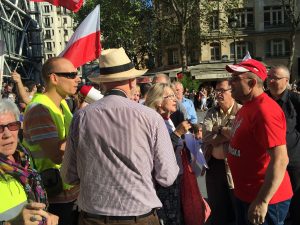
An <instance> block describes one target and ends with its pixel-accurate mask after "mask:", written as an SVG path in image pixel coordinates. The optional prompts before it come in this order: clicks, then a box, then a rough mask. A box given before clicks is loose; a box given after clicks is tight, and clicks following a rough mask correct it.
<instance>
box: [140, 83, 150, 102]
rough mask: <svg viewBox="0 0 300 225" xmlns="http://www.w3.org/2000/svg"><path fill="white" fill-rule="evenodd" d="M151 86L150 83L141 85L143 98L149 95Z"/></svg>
mask: <svg viewBox="0 0 300 225" xmlns="http://www.w3.org/2000/svg"><path fill="white" fill-rule="evenodd" d="M151 86H152V85H151V84H150V83H141V84H140V88H141V95H142V98H143V97H144V96H145V95H146V94H147V92H148V91H149V89H150V88H151Z"/></svg>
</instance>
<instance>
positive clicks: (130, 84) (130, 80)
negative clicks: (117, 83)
mask: <svg viewBox="0 0 300 225" xmlns="http://www.w3.org/2000/svg"><path fill="white" fill-rule="evenodd" d="M128 83H129V88H130V90H132V89H134V88H135V87H136V79H135V78H133V79H129V81H128Z"/></svg>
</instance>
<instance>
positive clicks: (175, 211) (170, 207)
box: [145, 83, 191, 225]
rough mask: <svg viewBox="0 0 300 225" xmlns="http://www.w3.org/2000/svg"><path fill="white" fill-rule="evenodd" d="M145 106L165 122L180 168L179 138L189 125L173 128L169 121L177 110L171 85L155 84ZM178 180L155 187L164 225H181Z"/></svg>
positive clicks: (159, 211) (180, 144)
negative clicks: (160, 203)
mask: <svg viewBox="0 0 300 225" xmlns="http://www.w3.org/2000/svg"><path fill="white" fill-rule="evenodd" d="M145 105H146V106H148V107H150V108H153V109H154V110H156V111H157V112H158V113H159V114H160V115H161V116H162V117H163V119H164V120H165V123H166V126H167V128H168V130H169V133H170V137H171V141H172V144H173V147H174V151H175V155H176V158H177V163H178V165H179V166H180V167H181V168H182V166H181V160H180V151H181V150H182V148H183V142H182V140H181V136H182V135H184V134H185V133H187V131H188V130H189V129H190V128H191V124H190V123H189V122H188V121H183V122H182V123H180V124H179V125H178V126H177V127H175V126H174V124H173V122H172V120H171V119H170V116H171V114H172V113H174V112H175V111H176V109H177V107H176V105H177V98H176V95H175V94H174V90H173V89H172V87H171V85H169V84H161V83H157V84H155V85H154V86H152V87H151V88H150V90H149V91H148V94H147V98H146V101H145ZM180 179H181V176H180V175H179V176H178V178H177V179H176V181H175V182H174V184H173V185H172V186H170V187H167V188H165V187H162V186H160V185H157V189H156V190H157V195H158V197H159V198H160V200H161V202H162V204H163V208H162V209H160V210H158V216H159V218H160V220H162V221H163V224H164V225H171V224H178V225H180V224H183V215H182V210H181V201H180Z"/></svg>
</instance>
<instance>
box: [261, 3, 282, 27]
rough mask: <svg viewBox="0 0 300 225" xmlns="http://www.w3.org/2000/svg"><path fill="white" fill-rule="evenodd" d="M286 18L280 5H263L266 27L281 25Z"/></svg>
mask: <svg viewBox="0 0 300 225" xmlns="http://www.w3.org/2000/svg"><path fill="white" fill-rule="evenodd" d="M286 20H287V19H286V16H285V13H284V10H283V7H282V6H266V7H264V24H265V26H266V27H268V26H280V25H283V24H284V23H285V21H286Z"/></svg>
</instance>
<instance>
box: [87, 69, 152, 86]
mask: <svg viewBox="0 0 300 225" xmlns="http://www.w3.org/2000/svg"><path fill="white" fill-rule="evenodd" d="M147 71H148V69H146V70H137V69H135V68H133V69H131V70H128V71H125V72H121V73H114V74H109V75H101V74H91V75H89V76H88V79H89V80H90V81H92V82H94V83H107V82H115V81H122V80H128V79H132V78H136V77H140V76H142V75H143V74H145V73H146V72H147Z"/></svg>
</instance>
